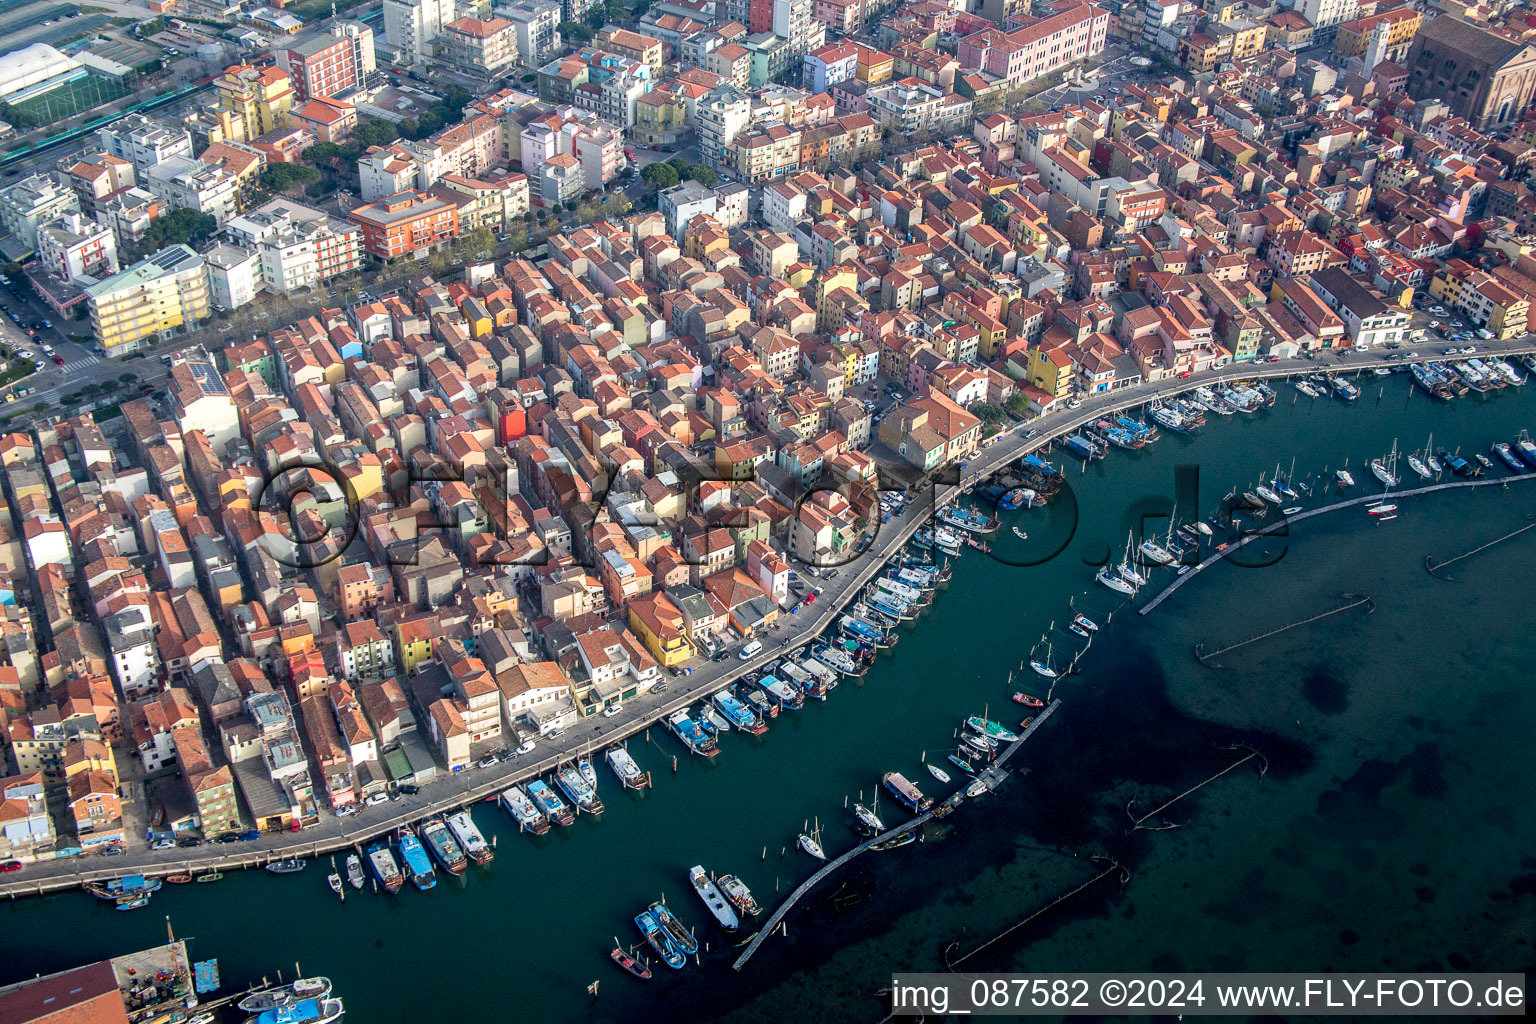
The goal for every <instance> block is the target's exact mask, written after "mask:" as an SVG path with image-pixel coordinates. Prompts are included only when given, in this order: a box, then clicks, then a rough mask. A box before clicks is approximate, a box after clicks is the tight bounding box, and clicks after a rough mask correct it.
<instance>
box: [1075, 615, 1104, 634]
mask: <svg viewBox="0 0 1536 1024" xmlns="http://www.w3.org/2000/svg"><path fill="white" fill-rule="evenodd" d="M1072 622H1073V624H1074V625H1078V626H1082V627H1083V628H1084V629H1086V630H1087V631H1088V632H1090V633H1097V632H1098V631H1099V625H1098V623H1096V622H1094V621H1093V620H1092V619H1090V618H1089V617H1088V616H1086V615H1084V614H1082V613H1081V612H1079V613H1078V614H1076V615H1074V616H1072Z"/></svg>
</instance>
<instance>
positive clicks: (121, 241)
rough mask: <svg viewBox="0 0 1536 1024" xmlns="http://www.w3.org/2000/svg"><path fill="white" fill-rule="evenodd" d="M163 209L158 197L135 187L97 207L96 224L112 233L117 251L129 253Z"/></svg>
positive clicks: (119, 193) (162, 201)
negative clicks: (126, 250) (128, 250)
mask: <svg viewBox="0 0 1536 1024" xmlns="http://www.w3.org/2000/svg"><path fill="white" fill-rule="evenodd" d="M165 205H166V204H165V201H164V200H163V199H161V198H160V197H159V196H157V195H155V194H154V193H152V192H149V191H147V190H146V189H142V188H139V187H138V186H136V185H135V186H133V187H131V188H125V189H123V190H122V191H121V192H118V193H116V194H115V195H113V196H112V197H111V198H110V199H107V200H105V201H104V202H101V203H98V204H97V205H96V223H98V224H101V225H103V226H105V227H106V228H108V229H109V230H110V231H111V232H112V236H113V237H114V238H116V239H117V248H118V250H119V251H121V250H124V249H129V248H132V247H133V246H136V245H138V244H139V240H140V239H142V238H143V237H144V232H146V231H148V230H149V226H150V224H152V223H154V220H155V218H156V217H158V216H160V212H161V211H162V210H163V209H164V208H165Z"/></svg>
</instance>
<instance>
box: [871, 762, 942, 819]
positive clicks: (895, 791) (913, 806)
mask: <svg viewBox="0 0 1536 1024" xmlns="http://www.w3.org/2000/svg"><path fill="white" fill-rule="evenodd" d="M880 781H882V782H884V783H885V788H886V789H887V790H889V791H890V794H891V795H892V796H894V797H895V798H896V802H897V803H899V804H901V806H903V807H905V808H906V809H907V810H909V811H911V812H913V813H914V814H921V813H922V812H923V811H926V810H928V808H930V807H932V806H933V798H932V797H928V796H924V795H923V791H922V790H920V789H918V788H917V787H916V786H914V785H913V784H912V783H911V782H909V781H907V777H906V776H905V775H902V774H901V773H900V772H886V773H885V777H884V778H883V779H881V780H880Z"/></svg>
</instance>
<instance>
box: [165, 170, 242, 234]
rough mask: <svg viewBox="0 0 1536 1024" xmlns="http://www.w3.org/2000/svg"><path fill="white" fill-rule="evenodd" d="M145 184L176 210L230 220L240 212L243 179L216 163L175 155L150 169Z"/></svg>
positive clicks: (222, 224) (218, 220) (223, 220)
mask: <svg viewBox="0 0 1536 1024" xmlns="http://www.w3.org/2000/svg"><path fill="white" fill-rule="evenodd" d="M145 184H146V185H147V186H148V187H149V190H150V191H151V192H153V193H154V194H155V195H157V196H159V197H160V198H161V199H164V200H165V201H166V203H167V204H168V205H169V206H170V207H171V208H172V209H175V210H196V211H197V212H198V213H206V214H208V215H209V216H210V217H212V218H213V219H214V220H215V221H217V222H218V225H219V227H223V226H224V225H225V224H227V223H228V222H229V220H230V218H231V217H234V216H235V215H236V214H237V213H239V212H240V195H239V193H240V179H239V178H236V177H235V176H234V175H233V174H231V173H230V172H229V171H226V170H225V169H224V168H222V167H219V166H217V165H215V164H206V163H203V162H202V161H201V160H192V159H189V158H187V157H184V156H178V157H172V158H171V159H169V160H165V161H163V162H161V163H159V164H157V165H156V166H154V167H151V168H150V169H149V173H148V174H147V175H146V180H145Z"/></svg>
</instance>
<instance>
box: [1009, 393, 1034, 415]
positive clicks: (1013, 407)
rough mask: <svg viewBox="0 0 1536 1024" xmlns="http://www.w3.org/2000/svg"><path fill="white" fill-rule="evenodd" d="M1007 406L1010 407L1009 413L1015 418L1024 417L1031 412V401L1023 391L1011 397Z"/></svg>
mask: <svg viewBox="0 0 1536 1024" xmlns="http://www.w3.org/2000/svg"><path fill="white" fill-rule="evenodd" d="M1005 404H1006V405H1007V407H1008V411H1009V412H1011V413H1013V414H1014V415H1015V416H1022V415H1024V414H1025V413H1026V412H1028V411H1029V399H1027V398H1025V397H1024V392H1022V391H1016V392H1014V393H1013V394H1011V395H1009V396H1008V401H1007V402H1006V403H1005Z"/></svg>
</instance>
